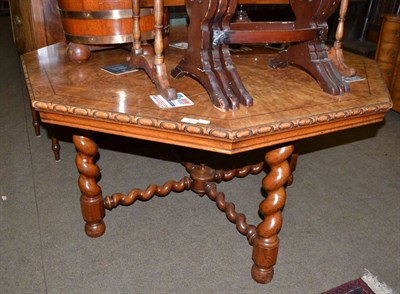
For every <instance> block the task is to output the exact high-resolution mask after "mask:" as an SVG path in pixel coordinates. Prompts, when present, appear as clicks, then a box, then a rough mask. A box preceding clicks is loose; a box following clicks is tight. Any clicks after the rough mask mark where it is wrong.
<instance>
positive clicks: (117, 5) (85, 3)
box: [58, 0, 168, 45]
mask: <svg viewBox="0 0 400 294" xmlns="http://www.w3.org/2000/svg"><path fill="white" fill-rule="evenodd" d="M58 6H59V9H60V14H61V21H62V25H63V29H64V33H65V37H66V39H67V41H69V42H73V43H77V44H87V45H105V44H123V43H130V42H132V34H133V19H132V1H131V0H102V1H93V0H58ZM140 30H141V39H142V40H150V39H153V38H154V15H153V8H141V9H140ZM167 34H168V16H167V14H166V10H165V12H164V35H167Z"/></svg>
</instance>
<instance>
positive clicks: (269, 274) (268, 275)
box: [251, 264, 274, 284]
mask: <svg viewBox="0 0 400 294" xmlns="http://www.w3.org/2000/svg"><path fill="white" fill-rule="evenodd" d="M251 276H252V278H253V280H254V281H256V282H257V283H260V284H267V283H269V282H271V281H272V278H273V277H274V269H273V268H269V269H263V268H261V267H258V266H257V265H255V264H253V266H252V268H251Z"/></svg>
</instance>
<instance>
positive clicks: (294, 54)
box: [268, 41, 350, 95]
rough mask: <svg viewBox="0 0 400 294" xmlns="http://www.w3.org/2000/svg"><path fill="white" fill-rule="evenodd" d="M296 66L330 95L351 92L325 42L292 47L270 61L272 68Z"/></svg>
mask: <svg viewBox="0 0 400 294" xmlns="http://www.w3.org/2000/svg"><path fill="white" fill-rule="evenodd" d="M289 64H295V65H298V66H300V67H301V68H303V69H305V70H306V71H307V72H308V73H310V75H311V76H312V77H313V78H314V79H315V80H316V81H317V82H318V84H319V85H320V87H321V88H322V90H323V91H324V92H326V93H328V94H330V95H343V94H345V93H348V92H350V87H349V85H348V84H347V83H346V82H344V81H343V80H342V78H341V75H340V74H339V72H338V71H337V69H336V68H335V67H334V65H333V64H332V62H331V61H330V60H329V58H328V54H327V51H326V48H325V45H324V43H323V42H318V41H309V42H303V43H299V44H295V45H292V46H290V47H289V48H288V49H287V50H285V51H282V52H280V53H279V54H278V55H277V56H276V57H275V58H273V59H271V60H269V62H268V65H269V66H271V67H272V68H282V67H286V66H288V65H289Z"/></svg>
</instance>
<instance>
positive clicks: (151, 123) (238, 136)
mask: <svg viewBox="0 0 400 294" xmlns="http://www.w3.org/2000/svg"><path fill="white" fill-rule="evenodd" d="M28 91H29V93H30V95H32V93H31V89H30V87H29V86H28ZM32 106H33V107H34V108H35V109H36V110H37V111H39V112H50V113H59V114H69V115H71V114H72V115H76V116H78V117H86V118H89V119H90V118H91V119H101V120H105V121H112V122H117V123H123V124H132V125H137V126H142V127H150V128H156V129H161V130H168V131H178V132H182V133H190V134H194V135H202V136H208V137H212V138H216V139H226V140H230V141H236V140H243V139H246V138H251V137H254V136H258V135H266V134H273V133H277V132H284V131H288V130H293V129H296V128H302V127H308V126H313V125H318V124H321V125H322V124H324V123H327V122H329V123H331V122H333V121H340V120H346V119H350V118H355V117H361V116H366V115H371V114H378V113H385V112H387V111H389V110H390V109H391V107H392V104H391V103H390V102H382V103H376V104H370V105H366V106H363V107H357V108H352V109H348V110H344V111H337V112H325V113H321V114H318V115H311V116H306V117H298V118H296V119H294V120H282V121H275V122H272V123H266V124H260V125H257V126H254V127H247V128H240V129H232V130H227V129H224V128H213V127H209V126H206V125H204V126H203V125H202V126H200V125H193V124H187V123H181V122H175V121H171V120H162V119H157V118H150V117H145V116H136V115H130V114H125V113H119V112H112V111H104V110H96V109H89V108H81V107H75V106H69V105H62V104H55V103H50V102H41V101H32Z"/></svg>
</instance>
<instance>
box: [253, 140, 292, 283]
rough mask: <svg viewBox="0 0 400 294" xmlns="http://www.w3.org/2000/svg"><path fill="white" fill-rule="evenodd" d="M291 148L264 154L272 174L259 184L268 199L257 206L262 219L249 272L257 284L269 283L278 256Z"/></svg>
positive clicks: (278, 149)
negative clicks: (279, 233) (252, 263)
mask: <svg viewBox="0 0 400 294" xmlns="http://www.w3.org/2000/svg"><path fill="white" fill-rule="evenodd" d="M293 149H294V146H293V145H288V146H285V147H281V148H277V149H273V150H271V151H269V152H267V154H266V155H265V161H266V163H267V164H268V165H269V166H270V167H271V171H270V172H269V173H268V175H267V176H266V177H265V178H264V179H263V181H262V187H263V189H264V190H265V191H266V192H267V193H268V195H267V198H266V199H265V200H264V201H262V202H261V204H260V212H261V214H262V215H263V216H264V220H263V222H262V223H261V224H259V225H258V226H257V235H256V238H255V240H254V244H253V261H254V265H253V267H252V270H251V274H252V277H253V279H254V280H255V281H256V282H258V283H263V284H265V283H268V282H270V281H271V280H272V277H273V273H274V269H273V266H274V265H275V264H276V259H277V256H278V247H279V239H278V235H277V234H278V232H279V230H280V229H281V226H282V214H281V210H282V208H283V206H284V205H285V201H286V190H285V184H286V182H287V181H288V179H289V176H290V175H291V170H290V166H289V163H288V160H287V159H288V158H289V157H290V155H291V154H292V152H293Z"/></svg>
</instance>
